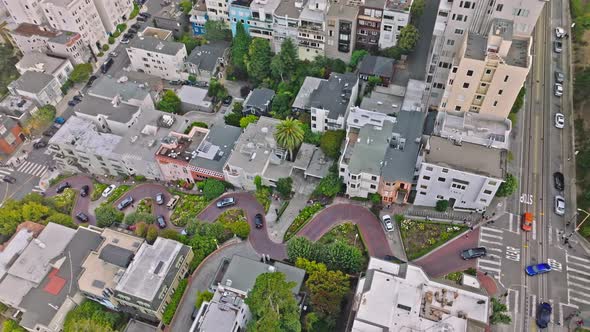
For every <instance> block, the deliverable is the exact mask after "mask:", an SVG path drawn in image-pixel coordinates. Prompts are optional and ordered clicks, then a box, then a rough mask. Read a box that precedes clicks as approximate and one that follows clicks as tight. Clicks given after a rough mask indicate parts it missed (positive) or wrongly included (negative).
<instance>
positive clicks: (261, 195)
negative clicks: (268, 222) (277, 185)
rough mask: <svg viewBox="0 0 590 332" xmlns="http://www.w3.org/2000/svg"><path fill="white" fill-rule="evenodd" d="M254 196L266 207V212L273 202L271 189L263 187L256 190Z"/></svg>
mask: <svg viewBox="0 0 590 332" xmlns="http://www.w3.org/2000/svg"><path fill="white" fill-rule="evenodd" d="M254 196H255V197H256V200H257V201H258V203H260V205H262V207H263V208H264V212H268V209H269V208H270V203H271V197H270V189H269V188H268V187H262V188H260V190H256V192H255V193H254Z"/></svg>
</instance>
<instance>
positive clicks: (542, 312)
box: [535, 302, 553, 329]
mask: <svg viewBox="0 0 590 332" xmlns="http://www.w3.org/2000/svg"><path fill="white" fill-rule="evenodd" d="M552 311H553V309H552V308H551V304H549V303H547V302H543V303H539V305H538V306H537V317H536V321H535V322H536V323H537V326H538V327H540V328H542V329H544V328H546V327H547V326H548V325H549V322H551V312H552Z"/></svg>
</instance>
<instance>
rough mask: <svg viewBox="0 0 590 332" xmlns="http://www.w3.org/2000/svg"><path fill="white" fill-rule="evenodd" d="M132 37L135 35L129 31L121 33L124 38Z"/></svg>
mask: <svg viewBox="0 0 590 332" xmlns="http://www.w3.org/2000/svg"><path fill="white" fill-rule="evenodd" d="M133 37H135V35H134V34H132V33H131V32H127V33H125V34H124V35H123V38H125V39H133Z"/></svg>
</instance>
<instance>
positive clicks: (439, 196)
mask: <svg viewBox="0 0 590 332" xmlns="http://www.w3.org/2000/svg"><path fill="white" fill-rule="evenodd" d="M436 199H445V196H442V195H436Z"/></svg>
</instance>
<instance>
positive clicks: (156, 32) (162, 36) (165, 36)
mask: <svg viewBox="0 0 590 332" xmlns="http://www.w3.org/2000/svg"><path fill="white" fill-rule="evenodd" d="M141 34H142V36H144V37H152V38H156V39H159V40H170V39H171V38H172V31H170V30H166V29H159V28H155V27H149V26H148V27H145V29H143V31H142V32H141Z"/></svg>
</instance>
